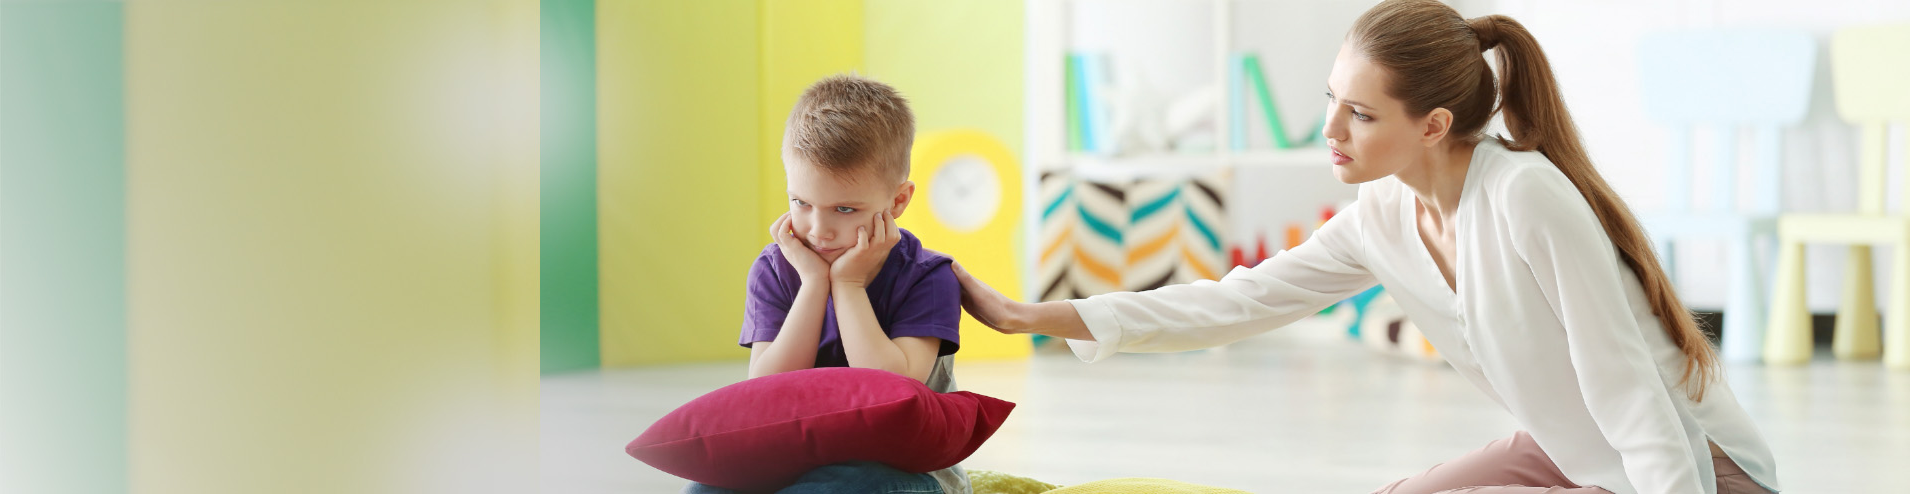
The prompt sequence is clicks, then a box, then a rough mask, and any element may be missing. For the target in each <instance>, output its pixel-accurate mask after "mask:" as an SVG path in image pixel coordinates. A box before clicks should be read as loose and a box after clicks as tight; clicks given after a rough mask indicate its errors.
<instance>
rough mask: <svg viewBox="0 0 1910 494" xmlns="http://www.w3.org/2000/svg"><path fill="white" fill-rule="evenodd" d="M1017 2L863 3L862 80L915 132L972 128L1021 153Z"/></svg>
mask: <svg viewBox="0 0 1910 494" xmlns="http://www.w3.org/2000/svg"><path fill="white" fill-rule="evenodd" d="M1022 18H1023V6H1022V0H971V1H962V2H914V1H903V0H868V2H867V11H866V12H865V13H864V14H863V20H864V26H865V27H864V30H865V33H866V34H864V36H866V37H867V39H868V44H867V48H866V49H865V51H864V56H865V57H866V61H867V64H868V68H869V75H870V76H873V77H875V78H877V79H880V80H882V81H883V82H887V83H889V84H893V85H895V87H897V88H899V89H901V90H902V92H903V93H904V94H906V95H907V96H908V98H909V104H910V109H913V110H915V127H916V134H918V135H919V134H924V133H929V132H935V131H941V130H950V129H959V128H973V129H979V130H982V131H985V132H988V133H989V134H991V135H994V136H995V138H997V139H1000V140H1001V141H1002V142H1003V143H1006V144H1007V145H1008V149H1009V150H1010V151H1013V152H1014V153H1015V155H1016V156H1020V155H1021V154H1022V151H1021V149H1022V147H1021V140H1022V125H1021V124H1022V109H1021V102H1022V99H1021V98H1022V94H1021V93H1022V90H1021V85H1022V77H1021V73H1022V28H1023V26H1022Z"/></svg>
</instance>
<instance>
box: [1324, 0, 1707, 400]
mask: <svg viewBox="0 0 1910 494" xmlns="http://www.w3.org/2000/svg"><path fill="white" fill-rule="evenodd" d="M1346 39H1347V42H1348V43H1349V44H1350V45H1351V46H1353V47H1354V48H1355V49H1357V50H1359V51H1360V52H1361V53H1363V54H1364V55H1365V56H1366V57H1367V59H1368V60H1370V61H1372V62H1373V63H1374V64H1376V65H1379V66H1381V67H1385V68H1386V70H1387V71H1388V72H1390V73H1391V76H1392V77H1391V80H1390V81H1388V82H1389V83H1388V84H1387V92H1388V94H1390V95H1391V96H1392V97H1394V98H1395V99H1398V100H1400V101H1403V102H1405V103H1406V110H1407V112H1409V113H1411V114H1412V115H1413V116H1415V117H1420V116H1425V115H1426V114H1427V113H1430V112H1431V111H1432V110H1433V109H1435V108H1445V109H1446V110H1447V111H1450V112H1452V127H1451V129H1450V131H1449V132H1448V135H1451V136H1454V138H1455V139H1459V140H1462V141H1463V142H1477V141H1478V140H1479V139H1480V138H1481V137H1483V134H1482V132H1483V131H1484V129H1485V126H1486V124H1487V123H1488V122H1490V121H1491V120H1492V115H1493V114H1494V113H1499V112H1502V111H1503V112H1504V120H1505V126H1506V130H1507V131H1510V132H1511V134H1512V139H1511V140H1509V141H1507V140H1504V139H1501V141H1502V142H1504V143H1505V146H1506V148H1507V149H1511V150H1515V151H1532V150H1537V151H1538V152H1539V153H1540V154H1544V155H1545V157H1546V158H1547V159H1550V160H1552V163H1553V164H1554V165H1556V166H1558V169H1559V171H1561V172H1564V173H1565V177H1566V178H1568V179H1571V181H1572V185H1573V186H1575V187H1577V188H1578V193H1579V194H1580V195H1583V196H1585V201H1586V202H1588V203H1590V204H1591V206H1592V211H1593V212H1595V213H1597V214H1598V220H1599V223H1601V224H1603V225H1604V227H1605V234H1606V235H1607V236H1609V237H1611V240H1612V246H1613V247H1615V248H1616V249H1617V250H1618V254H1619V257H1620V258H1622V259H1623V260H1624V262H1625V265H1626V266H1628V267H1630V268H1631V271H1632V273H1633V274H1635V275H1637V276H1638V281H1639V283H1641V284H1643V285H1644V289H1645V298H1646V299H1647V300H1649V301H1650V302H1651V313H1652V315H1654V316H1657V317H1658V321H1659V322H1660V323H1662V324H1663V325H1664V327H1665V333H1666V334H1668V335H1670V336H1671V341H1672V342H1673V343H1676V344H1677V345H1678V349H1680V350H1682V351H1683V352H1684V354H1685V370H1684V375H1683V376H1682V377H1681V378H1680V379H1679V383H1680V384H1682V385H1683V386H1684V387H1685V390H1686V392H1687V394H1689V396H1690V397H1691V399H1692V400H1694V401H1703V400H1704V390H1705V385H1706V384H1707V383H1710V382H1711V380H1712V379H1714V378H1715V375H1716V368H1717V353H1716V352H1715V351H1714V350H1713V349H1712V348H1711V342H1710V340H1708V339H1706V338H1705V334H1704V331H1703V329H1701V328H1700V327H1699V326H1698V322H1697V320H1696V319H1693V318H1692V316H1691V311H1690V310H1688V309H1686V308H1685V305H1684V302H1681V301H1679V300H1678V293H1677V291H1676V290H1674V289H1673V287H1672V285H1671V280H1670V278H1669V277H1667V276H1666V275H1665V271H1664V269H1663V268H1662V267H1661V266H1660V265H1659V264H1658V257H1657V255H1656V254H1653V253H1652V250H1651V247H1652V246H1651V237H1649V236H1647V235H1646V234H1645V229H1644V227H1642V226H1640V225H1639V224H1638V220H1637V219H1636V218H1634V217H1632V214H1631V209H1630V208H1628V207H1626V206H1625V201H1624V200H1622V199H1619V197H1618V194H1617V193H1616V192H1613V191H1612V187H1611V185H1610V184H1607V183H1606V182H1605V178H1604V177H1601V176H1599V174H1598V170H1597V169H1595V168H1593V167H1592V160H1591V157H1590V156H1588V155H1587V154H1586V153H1585V146H1584V145H1583V144H1581V143H1580V142H1579V138H1578V127H1577V126H1576V125H1574V124H1573V123H1572V116H1571V115H1570V114H1569V113H1567V112H1566V110H1565V100H1564V99H1563V98H1562V97H1560V95H1559V88H1558V81H1556V80H1554V79H1553V77H1552V66H1551V63H1550V62H1547V61H1546V59H1545V52H1544V51H1543V50H1540V49H1539V42H1538V41H1537V40H1535V39H1533V38H1532V33H1531V32H1528V31H1526V30H1525V26H1523V25H1520V24H1519V21H1515V20H1512V18H1511V17H1506V16H1503V15H1488V16H1484V17H1475V18H1472V19H1466V18H1464V17H1460V16H1459V12H1458V11H1455V10H1453V9H1452V7H1448V6H1446V5H1445V4H1443V3H1439V2H1436V1H1433V0H1389V1H1386V2H1381V3H1380V4H1379V5H1376V6H1374V7H1373V8H1372V9H1371V10H1367V11H1366V13H1365V14H1363V15H1361V16H1360V18H1359V20H1358V21H1355V22H1354V24H1353V30H1352V31H1351V32H1349V33H1347V38H1346ZM1486 50H1493V51H1494V52H1496V53H1497V54H1498V65H1499V73H1498V74H1497V79H1496V81H1497V86H1495V85H1494V82H1495V79H1494V74H1493V72H1492V67H1491V66H1489V65H1488V64H1487V63H1486V58H1485V57H1484V56H1481V54H1482V53H1484V52H1485V51H1486ZM1495 102H1496V103H1497V106H1496V107H1495V106H1494V103H1495Z"/></svg>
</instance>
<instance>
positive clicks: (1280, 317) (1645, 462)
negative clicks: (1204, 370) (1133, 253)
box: [1068, 138, 1777, 494]
mask: <svg viewBox="0 0 1910 494" xmlns="http://www.w3.org/2000/svg"><path fill="white" fill-rule="evenodd" d="M1417 200H1418V199H1417V198H1416V196H1414V194H1413V193H1412V191H1411V190H1410V189H1408V188H1407V187H1406V186H1404V185H1403V184H1401V183H1399V181H1398V180H1397V179H1394V178H1391V177H1387V178H1385V179H1381V180H1376V181H1373V182H1370V183H1366V184H1363V185H1361V186H1360V189H1359V200H1358V201H1357V202H1355V203H1354V204H1353V205H1352V206H1350V207H1348V208H1347V209H1346V210H1345V211H1342V212H1340V213H1339V214H1338V215H1336V216H1334V217H1333V219H1331V220H1329V221H1327V222H1326V224H1325V225H1324V226H1322V227H1321V228H1320V230H1319V231H1318V232H1316V233H1314V234H1313V237H1312V238H1310V239H1308V240H1307V241H1306V242H1305V243H1302V244H1300V245H1299V246H1297V247H1294V248H1293V249H1292V250H1290V251H1283V252H1281V253H1279V254H1278V255H1275V256H1274V257H1273V258H1272V259H1268V260H1266V261H1264V262H1261V263H1260V264H1259V265H1258V266H1254V267H1253V268H1251V269H1249V268H1246V267H1235V268H1234V269H1233V271H1232V272H1230V273H1227V276H1226V277H1224V278H1222V279H1221V280H1219V281H1212V280H1201V281H1196V282H1194V283H1190V284H1185V285H1174V286H1167V287H1162V288H1159V289H1155V290H1151V291H1146V292H1123V293H1109V294H1103V295H1096V296H1093V297H1089V298H1087V299H1082V300H1073V301H1071V302H1072V303H1073V305H1074V308H1075V310H1076V311H1078V312H1079V313H1080V314H1081V319H1082V320H1083V321H1086V323H1087V326H1088V329H1089V331H1090V332H1091V333H1093V335H1094V338H1095V341H1078V340H1069V341H1068V344H1069V346H1071V347H1072V348H1073V349H1074V352H1075V355H1077V356H1079V357H1080V358H1081V359H1082V360H1084V361H1088V362H1094V361H1098V360H1101V359H1104V358H1107V357H1108V356H1110V355H1113V354H1114V353H1115V352H1117V351H1119V352H1179V351H1186V350H1194V349H1200V348H1208V347H1214V346H1219V345H1224V344H1227V343H1231V342H1234V341H1239V340H1241V339H1244V338H1247V337H1249V336H1253V335H1255V334H1259V333H1263V332H1266V331H1270V330H1273V329H1275V328H1279V327H1281V326H1285V325H1287V324H1289V323H1292V322H1294V321H1297V320H1299V319H1301V318H1303V317H1306V316H1308V315H1311V314H1314V313H1316V312H1318V311H1319V310H1320V309H1322V308H1325V307H1326V306H1328V305H1331V304H1333V303H1335V302H1338V301H1340V300H1342V299H1345V298H1346V297H1348V296H1351V295H1353V294H1356V293H1359V292H1361V291H1364V290H1366V289H1367V288H1369V287H1372V286H1373V285H1374V284H1375V283H1378V284H1381V285H1384V286H1385V287H1386V290H1387V292H1389V293H1390V294H1392V296H1393V297H1394V298H1395V299H1396V300H1397V301H1398V302H1399V305H1400V306H1401V307H1402V308H1403V309H1404V310H1405V312H1406V315H1407V316H1408V317H1410V318H1411V319H1412V321H1413V324H1414V325H1416V326H1418V328H1419V330H1420V331H1421V332H1422V333H1424V334H1425V337H1426V340H1427V341H1428V342H1430V343H1432V345H1433V346H1434V347H1436V348H1437V349H1438V350H1439V353H1440V354H1441V355H1442V356H1444V357H1445V358H1446V360H1447V361H1448V362H1450V363H1451V364H1452V367H1453V368H1454V369H1456V370H1457V371H1458V372H1459V374H1460V375H1463V376H1465V378H1466V379H1467V380H1469V381H1471V382H1472V383H1473V385H1475V386H1478V387H1479V389H1480V390H1482V391H1484V392H1485V394H1486V396H1489V397H1491V398H1492V399H1493V400H1494V401H1496V402H1498V403H1499V405H1500V406H1502V407H1504V408H1505V409H1506V411H1508V412H1511V413H1512V415H1513V416H1514V417H1516V418H1517V419H1518V421H1519V423H1520V424H1522V425H1523V426H1524V427H1525V428H1526V430H1527V432H1529V433H1530V434H1531V435H1532V438H1533V439H1534V440H1535V441H1537V443H1538V445H1539V446H1540V447H1541V448H1543V449H1544V450H1545V452H1546V454H1547V455H1549V456H1550V457H1551V458H1552V460H1553V462H1555V463H1557V464H1558V467H1559V470H1560V471H1562V472H1564V473H1565V475H1566V477H1568V478H1570V479H1572V481H1573V482H1575V483H1578V484H1579V485H1583V486H1599V487H1602V488H1604V489H1606V490H1609V491H1612V492H1614V493H1617V494H1631V493H1636V492H1650V493H1693V492H1704V493H1707V494H1714V491H1715V490H1716V480H1715V479H1714V477H1713V475H1714V473H1713V471H1712V463H1711V451H1710V449H1709V447H1708V446H1707V445H1706V444H1705V439H1706V438H1707V437H1708V438H1710V440H1711V441H1713V442H1716V443H1717V444H1718V446H1719V447H1720V448H1721V449H1723V450H1724V452H1725V453H1726V454H1728V455H1730V457H1731V459H1732V460H1734V461H1736V462H1737V464H1738V465H1739V466H1741V467H1743V468H1744V470H1745V471H1746V472H1748V473H1749V474H1750V476H1751V478H1752V479H1754V480H1756V481H1757V482H1758V483H1759V484H1763V485H1764V486H1766V487H1769V488H1771V489H1773V490H1775V489H1776V488H1777V476H1776V471H1775V466H1774V462H1773V460H1772V458H1771V451H1770V447H1768V446H1766V445H1765V443H1764V439H1763V437H1762V436H1760V435H1759V434H1758V430H1757V427H1756V425H1754V424H1753V423H1752V422H1751V418H1750V416H1748V415H1746V414H1745V412H1744V409H1743V408H1742V407H1740V406H1739V405H1738V402H1737V397H1736V396H1735V395H1733V394H1732V392H1731V388H1730V387H1729V386H1728V385H1726V384H1725V383H1724V382H1723V380H1722V379H1720V380H1718V381H1715V382H1713V383H1712V384H1711V385H1710V387H1709V388H1707V393H1706V394H1705V399H1704V402H1703V403H1697V402H1693V401H1691V400H1690V399H1689V398H1688V397H1687V396H1686V393H1685V391H1684V389H1683V387H1681V386H1679V385H1678V381H1679V378H1680V377H1681V376H1682V375H1683V371H1684V353H1683V352H1681V351H1679V350H1678V347H1677V345H1675V344H1673V343H1672V342H1671V338H1670V337H1669V336H1667V335H1666V334H1665V331H1664V327H1663V326H1662V325H1661V324H1659V322H1658V319H1657V318H1656V317H1654V316H1652V314H1651V307H1650V305H1649V304H1648V303H1647V302H1646V299H1645V294H1644V288H1643V286H1642V285H1640V284H1639V282H1638V278H1637V277H1636V276H1635V275H1633V274H1632V272H1631V270H1630V269H1629V268H1626V267H1625V266H1624V263H1623V262H1622V261H1621V260H1620V259H1619V257H1618V253H1617V250H1616V248H1615V247H1613V246H1612V243H1611V240H1610V238H1609V237H1607V236H1606V235H1605V230H1604V228H1603V227H1602V226H1601V225H1600V223H1599V220H1598V217H1597V216H1596V215H1595V214H1594V213H1593V212H1592V209H1591V206H1589V205H1588V204H1587V203H1586V201H1585V198H1584V196H1582V195H1580V194H1579V193H1578V189H1576V188H1574V187H1573V186H1572V183H1571V181H1570V180H1568V179H1567V178H1565V175H1564V174H1563V173H1561V172H1560V171H1559V170H1558V168H1557V167H1555V166H1554V165H1553V164H1552V162H1551V161H1550V160H1548V159H1546V158H1545V156H1544V155H1541V154H1539V153H1537V152H1515V151H1510V150H1507V149H1506V148H1505V146H1504V145H1502V144H1500V143H1499V142H1498V141H1497V140H1494V139H1490V138H1488V139H1485V140H1483V141H1482V142H1480V143H1479V146H1478V147H1477V148H1476V149H1475V150H1474V151H1473V155H1472V162H1471V165H1470V167H1469V168H1468V170H1467V172H1466V179H1465V185H1463V189H1462V191H1461V192H1460V195H1459V207H1458V211H1457V212H1456V214H1455V215H1454V220H1453V223H1454V224H1453V228H1455V232H1456V233H1455V238H1456V240H1457V244H1456V247H1455V248H1456V250H1457V253H1456V254H1457V255H1456V263H1457V265H1456V266H1452V269H1453V272H1454V278H1455V280H1456V283H1455V285H1456V286H1457V287H1458V288H1457V290H1456V291H1455V290H1454V289H1453V288H1450V287H1449V286H1448V285H1447V284H1446V280H1445V277H1444V276H1442V275H1441V274H1440V271H1439V267H1438V265H1436V264H1434V262H1433V259H1432V256H1431V254H1430V253H1429V252H1428V251H1427V250H1426V247H1425V245H1424V244H1423V243H1422V241H1421V240H1420V236H1419V233H1418V230H1417V228H1416V224H1417V223H1416V222H1415V219H1414V218H1415V214H1414V213H1415V208H1414V206H1415V203H1416V201H1417Z"/></svg>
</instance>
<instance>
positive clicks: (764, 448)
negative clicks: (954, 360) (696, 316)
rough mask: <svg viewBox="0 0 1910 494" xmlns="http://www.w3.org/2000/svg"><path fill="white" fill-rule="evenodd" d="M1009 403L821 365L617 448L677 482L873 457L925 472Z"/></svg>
mask: <svg viewBox="0 0 1910 494" xmlns="http://www.w3.org/2000/svg"><path fill="white" fill-rule="evenodd" d="M1014 408H1015V404H1014V403H1009V402H1006V401H1002V400H997V399H994V398H990V397H987V396H982V395H978V394H975V393H970V392H967V391H959V392H954V393H936V392H934V391H930V390H929V389H928V386H924V385H922V383H921V382H920V381H916V380H914V379H910V378H908V377H905V376H902V375H899V374H895V373H893V372H888V371H882V370H875V369H857V368H852V367H824V368H820V369H805V370H800V371H793V372H784V373H781V374H775V375H770V376H763V377H759V378H756V379H750V380H747V381H743V382H740V383H736V384H732V385H729V386H725V387H723V388H721V389H718V390H716V391H711V392H710V393H709V394H705V395H703V396H701V397H699V398H697V399H695V400H691V401H690V402H689V403H686V404H684V405H683V406H681V407H678V408H677V409H676V410H675V411H672V412H670V414H669V415H665V416H664V417H663V418H662V419H661V420H658V421H657V422H656V423H655V424H651V425H650V428H649V429H647V430H645V431H643V435H640V436H637V439H636V440H634V441H631V442H630V445H629V446H626V447H625V448H624V451H625V452H628V453H630V456H633V457H636V459H638V460H642V461H643V462H644V463H648V464H650V466H653V467H656V468H657V469H658V470H662V471H665V472H669V473H671V474H673V475H676V476H678V477H683V478H686V479H690V480H693V481H697V482H701V483H704V484H709V485H713V486H717V487H724V488H729V489H736V490H743V491H754V490H768V489H776V488H780V487H783V486H787V485H789V484H791V483H794V482H795V481H796V479H797V478H798V477H801V476H802V474H803V473H806V472H808V471H810V470H814V469H816V468H818V467H822V466H824V465H831V464H836V463H842V462H848V461H874V462H879V463H884V464H887V465H889V466H891V467H894V468H896V469H898V470H902V471H906V472H915V473H925V472H931V471H935V470H940V469H943V468H948V467H950V466H953V465H955V464H956V463H958V462H960V461H962V460H963V459H965V458H968V455H970V454H974V452H975V450H976V449H977V448H980V447H981V445H982V442H983V441H987V440H988V437H989V436H990V435H993V434H994V433H995V429H997V428H999V427H1001V423H1002V421H1003V420H1006V419H1007V418H1008V413H1009V412H1010V411H1012V410H1014Z"/></svg>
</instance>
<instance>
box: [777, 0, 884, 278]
mask: <svg viewBox="0 0 1910 494" xmlns="http://www.w3.org/2000/svg"><path fill="white" fill-rule="evenodd" d="M762 6H763V7H762V22H761V29H762V35H763V38H762V49H761V51H760V53H761V56H762V83H761V84H760V89H761V94H762V96H761V98H762V99H761V102H762V113H761V116H760V117H759V119H760V120H759V124H760V126H761V128H762V131H761V134H760V137H761V140H762V145H761V146H762V147H761V148H760V152H761V154H762V159H761V163H762V174H761V175H760V176H759V177H758V178H759V180H760V183H761V189H762V213H761V216H759V217H758V219H757V221H758V222H759V223H762V225H763V235H762V239H761V241H760V242H759V243H758V244H759V245H767V244H768V243H769V241H770V238H769V234H768V231H769V224H770V223H771V222H774V221H776V218H777V217H779V216H782V214H783V213H785V212H788V211H789V196H788V195H787V192H786V190H787V187H788V184H787V182H785V180H784V178H783V159H782V143H783V128H784V127H785V126H786V125H785V124H786V123H787V121H788V119H789V110H790V109H791V108H794V107H795V106H796V99H797V98H798V97H800V96H802V92H803V90H804V89H808V88H809V85H810V84H814V83H815V82H816V80H818V79H822V78H824V77H828V76H831V75H836V74H845V73H850V72H858V73H859V72H865V70H864V69H863V63H862V58H863V57H862V51H863V35H862V0H810V1H801V2H792V1H784V2H775V1H771V2H763V4H762Z"/></svg>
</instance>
